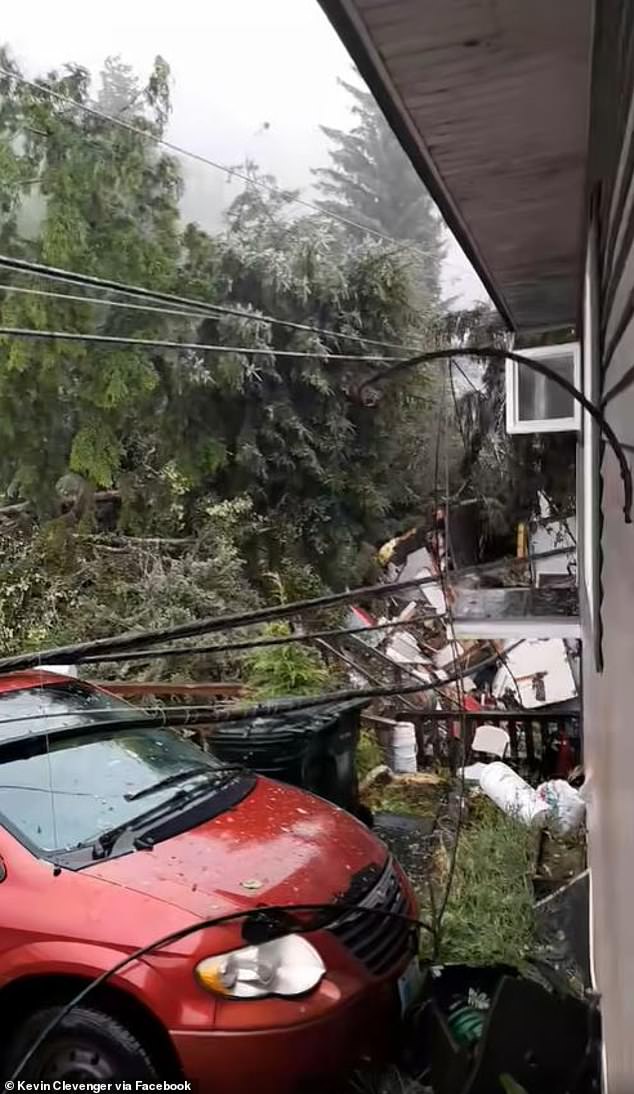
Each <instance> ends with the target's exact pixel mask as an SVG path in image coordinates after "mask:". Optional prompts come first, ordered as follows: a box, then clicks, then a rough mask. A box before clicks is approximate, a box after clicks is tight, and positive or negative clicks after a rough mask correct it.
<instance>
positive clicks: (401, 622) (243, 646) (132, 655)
mask: <svg viewBox="0 0 634 1094" xmlns="http://www.w3.org/2000/svg"><path fill="white" fill-rule="evenodd" d="M423 618H424V619H427V620H430V619H436V618H438V617H437V615H436V614H435V613H433V614H430V615H427V616H425V617H423ZM421 621H422V620H421V618H420V617H417V618H416V619H395V620H392V622H389V623H375V624H374V625H372V626H369V627H334V628H330V629H328V630H322V631H306V632H303V633H302V632H298V633H296V634H287V635H273V636H272V637H271V638H251V639H245V640H244V641H242V642H227V643H226V644H223V645H220V646H210V645H207V646H176V647H174V646H167V647H165V648H161V649H158V650H156V649H150V650H132V651H129V652H127V653H111V654H103V655H102V656H101V657H86V658H84V659H83V661H82V664H85V665H89V664H106V663H108V662H111V661H152V660H156V659H157V658H159V657H192V656H199V655H203V654H214V655H215V654H221V653H239V652H241V651H242V650H252V649H258V648H259V647H261V646H288V645H292V644H293V643H296V642H301V643H304V642H307V643H308V642H314V641H316V640H317V639H324V638H325V639H328V638H343V637H345V636H346V635H358V634H376V633H377V632H380V631H392V630H395V629H397V628H398V627H411V626H412V624H416V623H418V622H421Z"/></svg>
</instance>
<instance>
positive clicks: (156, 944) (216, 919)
mask: <svg viewBox="0 0 634 1094" xmlns="http://www.w3.org/2000/svg"><path fill="white" fill-rule="evenodd" d="M306 912H315V913H321V916H322V920H321V921H318V922H317V923H315V922H314V921H313V922H308V923H307V924H302V923H301V922H300V923H297V922H296V923H293V922H292V921H290V922H289V920H290V917H291V916H292V914H293V913H295V914H298V913H299V914H302V913H306ZM347 912H353V913H354V914H355V915H367V916H369V917H370V918H372V917H374V918H375V919H393V920H399V921H400V922H402V923H408V924H409V925H410V926H412V927H420V928H422V929H423V930H425V931H431V929H432V928H431V926H430V924H429V923H427V922H426V921H425V920H423V919H420V918H419V917H417V916H414V915H409V914H408V913H406V912H393V911H389V910H388V909H386V908H380V907H369V906H367V905H366V904H361V903H359V902H348V901H345V900H337V901H332V902H330V903H328V904H326V903H312V904H270V905H268V906H267V905H263V906H258V907H256V908H243V909H242V910H241V911H238V912H229V913H227V914H226V915H221V916H213V917H212V918H211V919H203V920H201V921H200V922H198V923H189V924H188V925H187V926H186V927H181V928H179V929H178V930H176V931H172V932H170V934H166V935H163V936H162V937H161V938H156V939H154V941H153V942H150V943H148V944H147V945H144V946H140V947H138V949H136V950H133V951H132V953H129V954H126V956H125V957H122V958H121V959H120V960H119V961H117V962H116V963H115V964H114V965H111V966H110V968H108V969H106V970H105V972H102V973H100V975H99V976H96V977H94V978H93V979H92V980H89V981H88V983H87V984H86V985H85V986H84V987H82V988H81V989H80V991H78V992H77V993H76V994H75V995H74V996H73V997H72V998H71V999H70V1000H69V1001H68V1002H67V1003H65V1004H64V1006H62V1007H61V1008H60V1009H59V1010H56V1011H55V1014H54V1016H53V1018H51V1019H50V1020H49V1021H48V1022H47V1023H46V1024H45V1026H44V1028H43V1029H42V1030H40V1032H39V1033H38V1034H37V1036H36V1037H35V1039H34V1041H33V1043H32V1044H31V1045H30V1046H29V1048H28V1049H27V1051H26V1052H25V1054H24V1056H23V1057H22V1059H21V1060H20V1061H19V1063H18V1064H17V1065H16V1067H15V1068H14V1070H13V1073H12V1075H11V1082H16V1081H17V1080H18V1079H19V1078H20V1075H22V1073H23V1071H24V1069H25V1067H26V1066H27V1064H28V1063H29V1061H30V1060H32V1059H33V1056H34V1055H35V1053H36V1052H37V1050H38V1048H40V1046H41V1045H42V1044H43V1043H44V1041H45V1040H46V1038H47V1037H50V1035H51V1033H53V1032H54V1031H55V1029H57V1027H58V1026H59V1024H60V1022H62V1021H63V1020H64V1018H66V1017H67V1015H68V1014H70V1012H71V1011H72V1010H74V1008H75V1007H77V1006H79V1004H80V1003H83V1001H84V1000H85V999H86V998H87V997H88V996H89V995H91V994H92V992H94V991H96V990H97V988H100V987H101V986H102V985H103V984H105V983H106V981H107V980H109V979H110V978H111V977H112V976H114V975H115V974H116V973H118V972H121V971H122V970H123V969H125V968H127V966H128V965H131V964H133V963H134V962H135V961H140V960H141V959H142V958H143V957H146V956H147V955H148V954H150V953H154V952H155V951H156V950H159V949H163V948H164V947H165V946H169V945H170V944H172V943H174V942H180V941H181V940H182V939H184V938H189V937H190V935H193V934H197V933H198V931H204V930H208V929H209V928H210V927H220V926H223V925H225V924H227V923H235V922H236V921H238V920H241V919H243V920H245V921H246V922H248V921H249V920H253V921H254V922H255V923H256V924H257V925H258V926H259V925H261V924H262V922H263V920H266V918H267V917H268V920H269V924H270V928H269V930H271V929H272V930H273V932H274V933H273V934H270V933H268V932H267V934H266V935H265V937H266V940H268V939H269V938H274V937H279V936H280V934H282V933H284V934H288V933H297V934H301V933H306V932H308V931H314V930H317V929H318V928H319V927H322V928H323V927H325V926H327V925H328V923H329V922H332V921H334V920H335V919H337V918H338V917H340V916H342V915H345V914H346V913H347ZM324 916H325V917H327V918H325V919H324V918H323V917H324ZM277 917H279V919H277ZM276 919H277V922H276ZM243 934H244V932H243Z"/></svg>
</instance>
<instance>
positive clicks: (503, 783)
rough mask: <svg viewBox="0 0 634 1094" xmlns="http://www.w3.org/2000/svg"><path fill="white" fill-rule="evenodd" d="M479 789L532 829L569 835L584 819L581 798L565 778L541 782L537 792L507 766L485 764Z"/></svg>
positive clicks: (583, 807)
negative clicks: (545, 829) (543, 829)
mask: <svg viewBox="0 0 634 1094" xmlns="http://www.w3.org/2000/svg"><path fill="white" fill-rule="evenodd" d="M480 789H481V790H482V792H483V793H484V794H486V796H487V797H488V798H490V799H491V801H492V802H495V804H496V805H498V806H499V807H500V809H502V810H503V811H504V812H505V813H507V814H508V815H509V816H512V817H515V818H516V819H517V820H519V821H521V822H522V823H523V824H526V825H528V826H529V827H531V828H549V829H550V830H551V831H552V832H554V833H555V834H556V835H558V836H572V835H574V834H575V833H576V832H578V831H579V828H580V827H581V825H582V824H583V822H584V820H585V814H586V806H585V802H584V800H583V797H582V795H581V794H580V792H579V791H578V790H575V788H574V787H572V786H570V783H567V782H566V781H565V780H564V779H553V780H552V781H550V782H545V783H542V784H541V785H540V786H538V787H537V789H536V790H534V789H533V787H532V786H529V784H528V783H527V782H525V781H524V779H522V777H521V776H520V775H518V774H517V772H516V771H513V769H512V768H511V767H509V766H508V764H505V763H502V762H501V761H499V760H497V761H495V762H494V763H490V764H484V765H483V767H482V770H481V772H480Z"/></svg>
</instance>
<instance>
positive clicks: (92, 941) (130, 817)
mask: <svg viewBox="0 0 634 1094" xmlns="http://www.w3.org/2000/svg"><path fill="white" fill-rule="evenodd" d="M147 717H148V716H147V714H145V713H144V712H143V711H140V710H137V709H136V708H133V707H129V706H125V705H124V704H123V703H122V701H121V700H120V699H115V698H114V697H113V696H112V695H109V694H108V693H107V692H105V691H102V690H100V689H98V688H94V687H92V686H89V685H87V684H84V683H81V682H79V681H77V680H73V679H71V678H69V677H67V676H61V675H57V674H54V673H50V672H40V671H38V672H22V673H14V674H12V675H7V676H4V677H0V1004H1V1006H2V1016H3V1036H2V1048H1V1050H0V1051H1V1052H2V1069H1V1070H2V1075H3V1077H4V1078H5V1079H6V1078H9V1077H10V1076H12V1075H13V1074H14V1073H15V1071H16V1068H17V1067H18V1065H19V1064H20V1061H22V1060H23V1059H24V1057H25V1055H26V1053H27V1052H28V1050H29V1048H31V1046H32V1045H33V1044H34V1041H35V1039H36V1038H37V1036H38V1034H39V1033H40V1032H41V1031H42V1030H43V1029H44V1027H45V1026H46V1025H47V1024H48V1023H49V1022H50V1020H51V1018H52V1017H53V1016H54V1015H55V1013H56V1012H58V1011H59V1009H60V1007H61V1006H62V1005H63V1004H64V1003H66V1002H68V1001H69V1000H70V999H71V998H73V997H74V996H75V995H76V994H77V993H78V992H79V991H80V990H81V988H82V987H83V986H85V985H86V984H88V983H89V982H90V981H91V980H92V979H94V978H96V977H98V976H99V975H100V974H102V973H104V972H105V971H106V970H108V969H110V968H111V967H112V966H113V965H115V964H116V963H117V962H118V961H120V960H121V959H122V958H124V957H126V955H129V954H131V953H132V952H134V951H135V950H136V949H138V948H141V947H143V946H146V945H148V944H150V943H151V942H153V941H154V940H155V939H159V938H161V937H162V936H164V935H167V934H170V933H172V932H175V931H178V930H179V929H181V928H183V927H186V926H187V925H189V924H192V925H193V924H196V923H199V922H201V921H203V920H205V919H209V918H211V917H216V916H219V917H220V916H224V915H227V914H230V913H232V912H237V911H241V910H246V909H252V908H255V907H264V908H266V906H270V905H295V904H306V903H310V904H312V903H316V904H324V903H325V904H332V905H333V911H332V916H330V917H329V916H326V918H325V919H322V921H321V922H322V925H321V926H320V927H319V928H318V929H314V930H310V931H309V932H307V933H302V934H295V933H288V934H286V935H285V936H282V937H277V938H273V939H272V940H269V941H264V942H260V943H259V944H257V945H256V944H251V945H250V944H248V942H246V941H245V939H244V936H243V933H242V932H243V921H242V922H241V921H239V920H238V921H234V922H231V923H227V924H224V925H222V926H218V927H206V928H204V929H201V930H200V931H197V932H196V933H193V934H190V935H188V936H187V937H185V938H183V939H181V940H180V941H178V942H173V943H171V944H169V945H167V946H165V947H162V948H160V949H157V950H155V951H153V952H151V953H149V954H147V955H146V956H144V957H142V958H140V959H137V960H135V961H134V962H132V963H131V964H129V965H127V966H125V967H124V968H123V969H122V970H121V971H120V972H118V973H116V974H114V975H113V976H111V977H110V978H109V979H108V980H107V981H106V982H105V983H104V984H103V985H102V986H101V987H99V988H97V989H96V990H94V991H91V992H90V994H89V995H88V996H87V998H86V999H85V1001H83V1002H82V1003H81V1004H79V1005H77V1006H76V1007H74V1008H73V1009H72V1010H71V1011H70V1012H69V1013H68V1015H67V1016H66V1017H64V1018H63V1020H62V1021H61V1022H60V1023H59V1024H58V1025H57V1027H56V1028H55V1030H54V1031H53V1032H52V1033H51V1034H50V1035H49V1036H48V1037H47V1038H45V1039H44V1041H43V1042H42V1043H41V1045H40V1046H39V1047H38V1048H36V1050H35V1052H34V1053H33V1054H32V1055H31V1056H30V1058H29V1060H28V1062H27V1063H26V1065H25V1066H24V1067H23V1069H22V1070H21V1072H20V1078H22V1079H24V1080H28V1081H31V1082H32V1081H38V1080H66V1081H70V1082H72V1081H75V1082H82V1083H86V1082H108V1081H116V1080H128V1079H133V1080H137V1081H139V1080H145V1081H147V1082H148V1083H151V1082H153V1081H154V1082H156V1081H157V1079H159V1078H160V1079H169V1080H172V1081H173V1082H175V1083H179V1082H180V1083H183V1082H184V1081H185V1080H189V1081H191V1082H192V1083H193V1084H195V1087H196V1089H197V1090H199V1091H200V1092H201V1094H203V1092H205V1091H209V1092H210V1094H211V1092H212V1091H213V1094H238V1092H240V1094H244V1092H247V1091H251V1090H257V1091H258V1094H265V1092H269V1091H271V1092H273V1091H275V1094H283V1092H291V1091H298V1092H299V1091H311V1090H314V1091H319V1090H328V1089H331V1085H330V1083H329V1077H332V1076H333V1075H334V1074H335V1073H336V1074H341V1072H342V1070H344V1069H346V1068H347V1067H348V1066H351V1065H352V1064H354V1062H355V1061H357V1060H358V1059H360V1058H362V1057H373V1056H374V1057H376V1056H380V1055H381V1054H382V1053H384V1052H385V1051H386V1050H387V1049H388V1048H389V1044H390V1041H391V1040H392V1037H393V1035H394V1032H395V1030H396V1027H397V1024H398V1018H399V1012H400V1010H401V1009H403V1008H404V1007H406V1006H407V1005H408V1003H409V1001H410V998H411V994H412V992H413V991H414V990H415V987H416V982H417V968H418V965H417V961H416V956H415V955H416V943H417V939H416V932H415V930H413V929H412V927H411V926H410V925H409V923H408V922H407V921H406V919H399V918H389V917H382V918H381V917H378V916H371V915H367V914H363V912H359V911H353V910H350V908H349V907H348V908H346V909H340V910H339V912H337V907H336V905H337V902H340V903H347V904H348V905H349V904H350V903H353V902H354V903H355V905H362V906H365V907H375V908H381V909H385V910H388V911H394V912H401V913H405V914H406V915H409V914H412V915H413V914H414V899H413V894H412V892H411V889H410V887H409V885H408V883H407V881H406V879H405V877H404V875H403V873H402V871H401V869H400V868H399V866H398V865H397V863H396V862H395V861H394V860H393V859H392V858H391V857H390V855H389V854H388V852H387V850H386V848H385V847H384V846H383V844H382V843H380V842H379V840H377V839H376V838H375V836H373V835H372V833H371V832H370V831H369V830H368V829H367V828H365V827H364V826H363V825H362V824H361V823H360V822H359V821H357V820H355V819H354V818H353V817H352V816H350V815H349V814H347V813H345V812H344V811H342V810H341V809H338V808H337V807H336V806H334V805H331V804H330V803H328V802H326V801H323V800H322V799H320V798H316V797H314V796H312V795H310V794H307V793H305V792H304V791H301V790H297V789H294V788H292V787H289V786H286V785H282V784H280V783H276V782H273V781H271V780H269V779H265V778H262V777H260V776H258V775H255V774H254V773H252V772H249V771H247V770H238V769H234V768H229V769H228V768H227V767H223V766H222V765H221V764H220V762H219V761H218V760H216V759H215V758H214V757H213V756H212V755H210V754H209V753H205V752H203V751H202V750H201V749H199V748H198V747H197V746H196V745H195V744H193V743H192V742H191V741H189V740H187V739H186V738H185V737H183V735H182V734H180V733H179V732H178V731H176V730H173V729H170V728H167V727H164V726H163V727H156V725H155V724H154V722H152V725H151V726H148V725H144V720H145V719H147ZM59 1089H62V1087H61V1086H60V1087H59ZM133 1089H134V1087H133Z"/></svg>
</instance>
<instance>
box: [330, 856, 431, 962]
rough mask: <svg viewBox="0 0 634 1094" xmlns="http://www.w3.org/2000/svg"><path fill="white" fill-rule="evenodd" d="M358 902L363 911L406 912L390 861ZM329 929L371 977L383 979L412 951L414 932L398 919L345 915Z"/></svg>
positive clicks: (396, 875)
mask: <svg viewBox="0 0 634 1094" xmlns="http://www.w3.org/2000/svg"><path fill="white" fill-rule="evenodd" d="M359 903H360V904H361V905H362V906H363V907H364V908H381V909H382V910H383V911H386V912H399V913H401V914H403V915H406V914H407V913H408V911H409V909H408V906H407V898H406V896H405V892H404V890H403V886H402V884H401V881H400V878H399V875H398V874H397V872H396V870H395V868H394V863H393V862H392V861H391V860H390V861H389V862H388V864H387V867H386V868H385V870H384V871H383V874H382V876H381V878H380V880H379V881H378V882H377V883H376V885H375V886H374V887H373V888H372V889H371V890H370V892H369V893H368V895H367V896H366V897H365V898H364V899H363V900H360V901H359ZM329 930H330V932H331V934H333V935H334V936H335V937H336V938H337V939H339V941H340V942H341V943H342V944H343V945H344V946H345V947H346V949H347V950H349V951H350V953H352V954H353V955H354V956H355V957H356V958H357V959H358V960H359V961H362V962H363V963H364V965H365V966H366V968H367V969H368V970H369V971H370V972H371V973H373V974H374V975H375V976H383V975H384V974H385V973H387V972H389V971H390V969H392V968H394V966H395V965H397V964H400V963H401V962H402V961H403V960H404V958H405V957H406V956H407V955H408V954H412V953H414V952H415V938H416V931H415V930H414V929H413V928H412V925H411V923H407V922H406V921H405V920H402V919H392V918H391V917H388V916H378V915H377V916H370V915H366V914H365V913H363V912H347V913H346V914H345V915H343V916H341V918H340V919H338V920H337V921H336V922H335V923H333V924H332V925H331V926H330V927H329Z"/></svg>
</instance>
